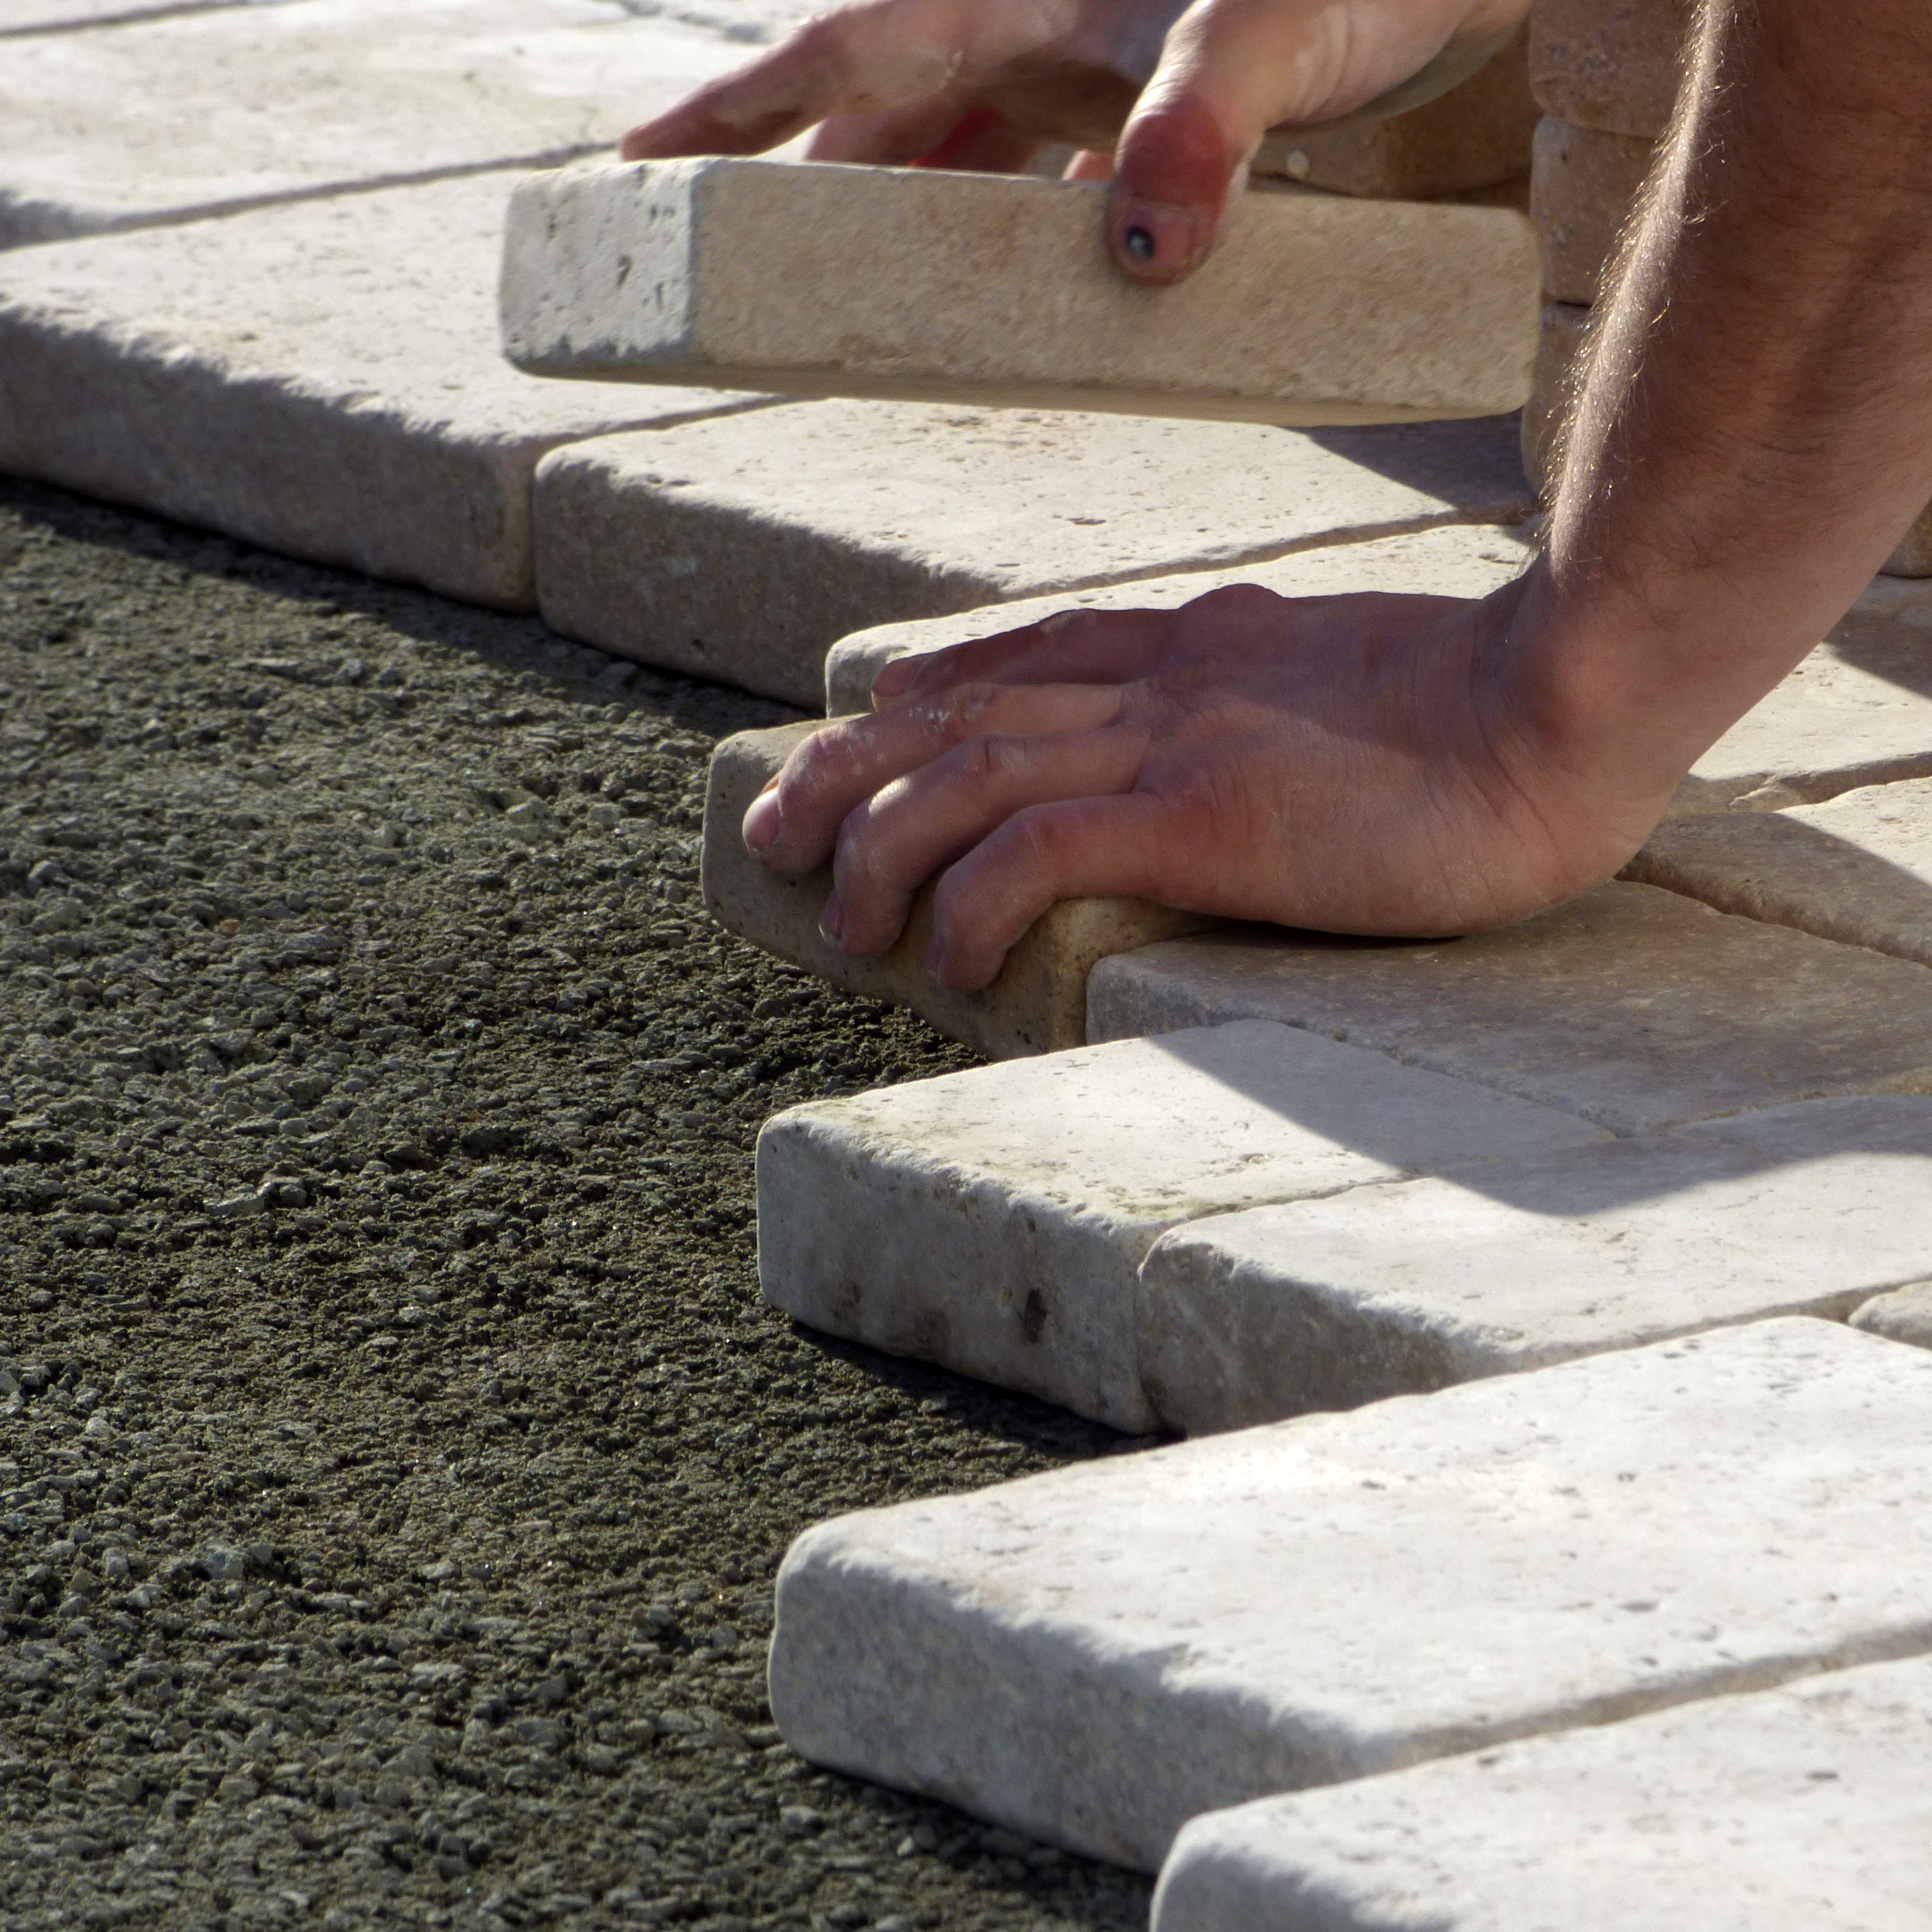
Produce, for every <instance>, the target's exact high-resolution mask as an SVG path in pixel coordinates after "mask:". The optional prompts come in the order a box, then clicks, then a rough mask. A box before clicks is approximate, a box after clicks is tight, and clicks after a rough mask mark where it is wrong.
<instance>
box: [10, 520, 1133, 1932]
mask: <svg viewBox="0 0 1932 1932" xmlns="http://www.w3.org/2000/svg"><path fill="white" fill-rule="evenodd" d="M0 666H4V670H0V685H4V687H5V710H4V713H0V1052H4V1055H5V1059H4V1062H0V1067H4V1071H0V1814H4V1820H3V1821H0V1870H5V1873H6V1874H7V1876H6V1878H5V1883H4V1887H0V1892H3V1893H4V1895H0V1928H4V1932H28V1928H34V1932H37V1928H40V1927H55V1926H62V1927H65V1926H97V1925H99V1926H107V1925H117V1924H130V1925H157V1926H159V1925H165V1926H169V1927H172V1926H175V1925H180V1926H193V1927H203V1926H207V1927H243V1926H254V1925H257V1924H282V1923H287V1924H317V1925H323V1926H329V1927H359V1926H362V1925H365V1924H376V1923H379V1922H382V1923H395V1924H404V1925H423V1926H452V1927H486V1928H495V1927H502V1926H508V1927H523V1926H530V1925H535V1924H554V1925H562V1926H569V1927H577V1926H581V1927H590V1926H605V1925H610V1926H619V1925H633V1924H672V1923H675V1924H699V1925H702V1926H708V1927H713V1928H716V1929H717V1932H724V1928H726V1927H749V1926H779V1925H796V1926H799V1927H839V1928H853V1927H864V1926H877V1927H881V1928H892V1927H935V1928H950V1927H1035V1926H1038V1927H1048V1926H1057V1925H1061V1924H1067V1925H1073V1926H1082V1927H1086V1926H1094V1927H1127V1926H1131V1925H1134V1924H1139V1923H1140V1922H1142V1921H1143V1919H1144V1915H1145V1909H1146V1890H1145V1885H1143V1884H1142V1882H1141V1881H1139V1879H1134V1878H1131V1877H1129V1876H1126V1875H1124V1874H1122V1873H1117V1872H1114V1871H1112V1870H1106V1869H1104V1868H1102V1867H1094V1866H1088V1865H1085V1864H1082V1863H1081V1862H1080V1861H1077V1860H1074V1859H1071V1858H1063V1857H1062V1856H1061V1855H1059V1854H1058V1853H1055V1852H1049V1851H1045V1850H1043V1849H1040V1848H1038V1847H1036V1846H1031V1845H1030V1844H1028V1843H1026V1842H1025V1841H1022V1840H1019V1839H1017V1838H1013V1837H1012V1836H1010V1835H1007V1834H1005V1833H1002V1832H990V1831H985V1830H982V1829H979V1828H977V1827H976V1826H974V1824H973V1823H971V1821H970V1820H967V1819H965V1818H963V1817H959V1815H958V1814H954V1813H951V1812H949V1811H946V1810H944V1808H941V1807H939V1806H936V1805H924V1804H915V1803H913V1802H909V1801H906V1800H902V1799H899V1798H898V1797H896V1796H892V1795H889V1794H888V1793H883V1792H880V1791H876V1790H868V1789H867V1788H865V1787H862V1786H860V1785H858V1784H854V1783H853V1782H851V1781H849V1780H847V1779H844V1778H833V1777H827V1776H823V1775H819V1774H818V1773H817V1772H814V1770H813V1769H812V1768H811V1767H810V1766H808V1765H805V1764H804V1763H802V1762H800V1761H799V1760H797V1759H796V1758H795V1757H792V1756H791V1755H790V1754H789V1753H788V1752H787V1751H786V1750H785V1749H784V1747H783V1746H782V1745H780V1744H778V1742H777V1738H776V1733H775V1732H774V1731H773V1730H772V1729H771V1727H770V1722H769V1712H768V1711H767V1710H766V1706H765V1703H764V1701H763V1645H764V1640H765V1637H766V1634H767V1632H768V1631H769V1604H770V1594H771V1576H772V1571H773V1569H774V1568H775V1564H776V1562H777V1559H778V1556H779V1555H780V1553H781V1552H782V1550H783V1549H784V1547H785V1545H786V1544H787V1542H788V1541H789V1540H790V1538H792V1537H793V1535H795V1534H796V1532H799V1530H800V1529H803V1528H804V1527H805V1526H807V1525H808V1524H810V1523H813V1522H814V1521H817V1520H820V1519H822V1518H823V1517H826V1516H828V1515H831V1514H835V1513H837V1512H838V1511H842V1510H846V1509H850V1508H857V1507H861V1506H863V1505H868V1504H872V1503H880V1502H888V1501H892V1500H895V1499H901V1498H904V1497H908V1496H917V1495H921V1494H935V1493H942V1492H946V1491H950V1490H960V1489H964V1488H969V1487H975V1486H977V1485H980V1484H985V1483H988V1482H991V1481H995V1480H998V1479H999V1478H1004V1477H1006V1476H1009V1475H1016V1474H1019V1473H1022V1472H1026V1471H1031V1470H1034V1469H1045V1468H1048V1467H1050V1466H1055V1465H1056V1464H1059V1463H1066V1462H1068V1461H1071V1460H1078V1459H1079V1458H1082V1457H1089V1456H1093V1455H1095V1454H1102V1453H1105V1452H1106V1451H1109V1450H1110V1449H1112V1448H1118V1447H1119V1446H1121V1439H1120V1438H1118V1437H1115V1436H1111V1435H1110V1434H1109V1433H1108V1432H1107V1431H1106V1430H1103V1429H1100V1428H1098V1427H1094V1426H1091V1425H1089V1424H1084V1423H1082V1422H1080V1421H1077V1420H1075V1419H1073V1418H1070V1417H1067V1416H1065V1415H1061V1414H1059V1413H1057V1412H1053V1411H1051V1410H1049V1409H1045V1408H1043V1407H1041V1406H1037V1405H1034V1404H1031V1403H1026V1402H1024V1401H1020V1400H1013V1399H1010V1398H1007V1397H1002V1396H1001V1395H1000V1394H997V1393H996V1392H995V1391H990V1390H988V1389H985V1388H980V1387H977V1386H975V1385H971V1384H968V1383H965V1382H960V1381H959V1380H957V1379H953V1378H951V1377H949V1376H946V1375H944V1374H942V1373H939V1372H938V1371H936V1370H928V1369H925V1368H922V1367H917V1366H916V1365H911V1364H903V1363H898V1362H894V1361H888V1360H886V1358H881V1357H877V1356H874V1355H868V1354H866V1353H865V1352H863V1351H862V1350H858V1349H847V1348H844V1347H835V1346H831V1345H828V1344H826V1343H823V1342H821V1341H820V1340H817V1339H816V1338H814V1337H812V1336H811V1335H809V1334H807V1333H805V1331H802V1330H799V1329H796V1328H793V1327H791V1326H790V1325H789V1324H788V1323H787V1322H785V1321H784V1319H782V1318H781V1317H780V1316H778V1315H777V1314H775V1313H774V1312H772V1310H769V1309H767V1308H766V1307H765V1306H764V1304H763V1302H762V1301H760V1298H759V1296H758V1293H757V1285H756V1279H755V1273H754V1259H753V1253H754V1228H753V1226H752V1223H751V1214H752V1192H751V1159H750V1150H751V1143H752V1140H753V1138H754V1136H755V1134H756V1132H757V1127H758V1125H759V1124H760V1121H763V1119H764V1118H766V1115H769V1114H770V1113H772V1112H774V1111H775V1110H776V1109H778V1108H780V1107H783V1106H790V1105H792V1104H793V1103H796V1102H798V1101H800V1100H810V1099H816V1098H819V1097H823V1096H826V1095H829V1094H839V1093H846V1092H850V1091H855V1090H856V1089H859V1088H863V1087H868V1086H872V1085H879V1084H881V1083H883V1082H892V1081H897V1080H903V1079H910V1078H916V1077H919V1076H925V1075H928V1074H932V1073H940V1072H944V1071H946V1070H950V1069H953V1068H956V1067H961V1066H964V1065H966V1064H969V1061H968V1056H966V1055H965V1054H964V1053H963V1052H962V1050H961V1049H958V1048H956V1047H955V1046H952V1045H950V1043H947V1042H945V1041H944V1040H941V1039H940V1038H939V1037H938V1036H937V1035H935V1034H932V1032H930V1031H928V1030H927V1029H926V1028H924V1027H923V1026H922V1025H919V1023H917V1022H914V1021H913V1020H911V1019H908V1018H907V1017H905V1016H901V1015H899V1014H895V1013H891V1012H889V1011H887V1010H885V1009H883V1008H880V1007H876V1006H873V1005H870V1004H867V1003H865V1002H864V1001H859V1000H855V999H851V998H846V997H844V996H841V995H838V994H836V993H835V992H831V991H829V990H828V989H825V988H823V987H822V986H819V985H818V984H817V983H814V982H812V981H810V980H807V979H806V978H805V977H803V976H802V975H800V974H796V973H795V972H793V971H790V969H788V968H784V967H781V966H779V965H776V964H775V962H772V961H770V960H769V959H766V958H765V957H764V956H762V955H760V954H758V953H754V952H752V951H751V950H748V948H746V947H743V946H741V945H739V944H737V943H736V941H731V940H730V939H728V938H724V936H722V935H719V934H718V933H717V932H715V929H712V928H711V927H710V926H709V924H708V922H706V919H705V918H704V916H703V913H702V912H701V910H700V909H699V908H698V906H697V888H696V880H695V874H696V862H697V845H696V841H697V830H698V811H699V806H700V799H701V793H702V783H703V771H704V762H705V757H706V753H707V751H708V750H709V746H710V744H711V742H712V740H713V739H714V738H715V736H718V735H719V734H721V733H725V732H728V731H733V730H741V729H743V728H745V727H749V726H754V725H759V724H772V723H776V722H778V721H781V720H782V719H783V718H785V717H787V716H788V715H792V714H789V713H787V712H784V711H782V710H781V709H780V708H778V707H777V706H773V705H771V704H768V703H760V702H759V701H757V700H753V699H749V698H745V697H741V696H739V695H737V694H733V693H730V692H726V691H720V690H718V689H716V688H712V687H707V686H705V685H698V684H695V683H691V682H685V681H682V680H679V679H673V678H669V677H658V676H652V675H651V674H649V673H643V674H640V675H639V676H637V677H635V678H634V679H633V678H629V677H628V676H627V673H626V670H625V667H621V666H613V665H611V664H610V662H609V661H608V660H606V659H604V658H601V657H600V656H598V655H596V654H595V653H593V652H583V651H580V650H579V649H577V648H576V647H574V646H568V645H565V644H562V643H559V642H558V641H557V640H555V639H553V638H552V637H550V635H549V634H547V632H545V631H544V630H543V628H541V625H538V624H537V623H535V622H532V621H526V620H521V619H507V618H499V617H496V616H490V615H488V614H487V613H481V612H478V611H475V610H469V609H466V608H463V607H460V606H457V605H454V604H449V603H446V602H443V601H440V600H439V599H437V598H434V597H432V596H430V595H426V594H423V593H421V592H413V591H409V590H404V589H397V588H394V587H392V586H386V585H383V584H378V583H371V582H370V581H368V580H364V579H360V578H356V577H351V576H348V575H346V574H341V573H336V572H332V571H323V570H320V569H315V568H309V567H307V566H304V565H296V564H292V563H290V562H286V561H284V560H283V559H279V558H276V557H274V556H267V555H265V554H263V553H260V552H256V551H251V550H248V549H247V548H245V547H242V546H241V545H239V544H233V543H230V542H229V541H225V540H223V539H220V538H212V537H208V536H205V535H199V534H197V533H194V532H185V531H182V530H179V529H175V528H172V527H171V526H166V525H164V524H161V523H155V522H153V521H151V520H147V519H144V518H142V517H137V516H134V515H132V514H125V513H123V512H121V511H113V510H107V509H104V508H99V507H97V506H95V505H89V504H85V503H82V502H77V501H76V500H75V499H71V498H68V497H64V496H59V495H57V494H55V493H52V492H49V491H43V490H37V489H31V488H28V487H23V486H17V485H4V484H0Z"/></svg>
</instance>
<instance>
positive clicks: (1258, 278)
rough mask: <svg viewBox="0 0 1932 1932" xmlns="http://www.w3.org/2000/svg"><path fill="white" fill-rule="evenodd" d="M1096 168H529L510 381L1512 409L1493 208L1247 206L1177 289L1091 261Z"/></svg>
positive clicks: (515, 246)
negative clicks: (1090, 176)
mask: <svg viewBox="0 0 1932 1932" xmlns="http://www.w3.org/2000/svg"><path fill="white" fill-rule="evenodd" d="M1108 193H1109V190H1108V188H1107V187H1106V184H1105V183H1103V182H1099V181H1042V180H1040V179H1038V178H1036V177H1033V176H1028V175H968V174H959V173H953V172H950V171H947V170H945V169H921V168H880V167H856V166H853V167H848V166H836V165H828V164H826V163H814V162H785V161H767V160H730V159H721V158H718V157H700V158H698V159H695V160H675V161H646V162H640V163H633V164H631V165H630V166H617V167H604V168H579V169H566V170H564V171H562V172H556V173H551V174H544V175H531V176H529V177H528V178H526V180H525V181H523V182H522V183H521V184H520V186H519V187H517V191H516V193H515V194H514V196H513V197H512V198H511V204H510V213H509V222H508V229H507V231H506V233H505V241H504V256H503V283H502V322H503V345H504V349H505V353H507V354H508V356H509V358H510V359H511V361H512V362H514V363H515V364H516V365H517V366H518V367H519V368H523V369H526V370H528V371H530V372H531V373H532V374H535V375H544V376H583V377H592V378H593V379H596V380H612V379H627V380H632V381H637V382H646V383H648V382H673V383H710V384H712V385H714V386H717V387H719V388H722V389H777V390H780V391H782V392H785V393H787V394H788V395H798V396H862V397H874V398H889V399H894V400H897V401H913V402H949V403H950V402H961V403H982V404H1003V405H1017V406H1019V407H1030V408H1044V409H1073V410H1119V411H1121V412H1124V413H1126V414H1128V415H1130V416H1193V417H1206V418H1211V419H1220V420H1223V421H1235V422H1266V423H1288V424H1312V423H1361V422H1416V421H1422V420H1430V419H1436V418H1440V417H1445V416H1496V415H1499V414H1501V413H1503V412H1505V411H1507V410H1514V409H1517V408H1520V407H1521V406H1522V404H1523V399H1524V398H1526V396H1527V395H1529V383H1530V371H1531V365H1532V363H1533V362H1534V361H1535V356H1536V332H1537V319H1536V318H1537V302H1536V266H1535V237H1534V236H1533V235H1532V232H1531V230H1530V228H1529V224H1528V223H1527V222H1526V221H1525V220H1523V217H1521V216H1520V215H1519V214H1516V213H1514V211H1511V210H1510V209H1508V208H1471V207H1465V206H1460V205H1441V206H1426V205H1421V204H1418V203H1413V202H1403V203H1400V204H1397V205H1388V204H1378V205H1367V204H1364V203H1363V202H1359V201H1356V200H1354V199H1350V198H1349V197H1347V196H1334V195H1318V194H1250V195H1245V196H1243V197H1242V198H1241V202H1240V203H1239V205H1238V206H1237V207H1236V208H1235V211H1234V212H1233V213H1232V215H1231V217H1230V218H1229V221H1228V223H1227V225H1226V232H1225V234H1224V236H1223V240H1222V242H1221V245H1220V247H1219V248H1217V250H1216V251H1215V254H1214V259H1213V260H1211V262H1209V263H1208V265H1207V266H1206V267H1205V268H1204V269H1202V270H1201V272H1199V274H1198V275H1194V276H1192V277H1190V278H1189V280H1188V281H1187V282H1186V283H1185V284H1182V285H1181V286H1180V287H1175V288H1164V289H1157V288H1151V287H1144V286H1142V285H1139V284H1135V283H1133V282H1130V281H1128V280H1127V278H1125V277H1124V276H1123V275H1121V272H1119V270H1118V269H1116V268H1115V266H1114V265H1113V263H1112V260H1111V259H1110V258H1109V255H1108V254H1107V251H1106V242H1105V228H1106V223H1105V220H1104V218H1103V211H1104V208H1105V205H1106V198H1107V195H1108Z"/></svg>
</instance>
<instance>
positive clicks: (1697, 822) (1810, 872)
mask: <svg viewBox="0 0 1932 1932" xmlns="http://www.w3.org/2000/svg"><path fill="white" fill-rule="evenodd" d="M1927 673H1928V674H1927V684H1928V685H1932V637H1928V638H1927ZM1624 876H1625V877H1626V878H1631V879H1640V880H1646V881H1648V882H1649V883H1650V884H1652V885H1657V886H1667V888H1669V889H1670V890H1671V891H1672V892H1683V893H1685V894H1686V895H1688V896H1689V897H1691V898H1695V899H1701V900H1702V901H1703V902H1704V903H1705V904H1706V905H1710V906H1715V907H1717V908H1718V910H1719V911H1720V912H1730V913H1742V914H1743V916H1745V918H1747V919H1767V920H1769V921H1771V922H1773V923H1774V924H1776V925H1778V926H1796V927H1797V928H1798V929H1799V931H1800V932H1811V933H1816V934H1817V935H1818V936H1819V937H1820V938H1823V939H1835V940H1840V941H1843V942H1844V943H1845V944H1848V945H1852V946H1867V947H1870V948H1871V949H1872V950H1873V951H1874V952H1878V953H1895V954H1897V956H1899V957H1900V959H1915V960H1917V961H1918V962H1919V963H1920V964H1921V965H1928V966H1932V779H1928V778H1916V779H1911V780H1908V781H1906V782H1904V783H1902V784H1886V785H1867V786H1864V787H1861V788H1860V789H1859V790H1856V791H1848V792H1845V793H1841V795H1840V796H1838V797H1837V798H1835V799H1830V800H1829V801H1828V802H1826V803H1825V804H1823V805H1798V806H1795V807H1793V808H1791V809H1790V810H1788V811H1763V812H1756V811H1754V812H1729V813H1725V814H1721V815H1719V816H1715V817H1700V818H1694V819H1689V820H1680V821H1678V822H1676V823H1669V824H1665V825H1661V826H1658V829H1656V830H1655V832H1652V834H1651V835H1650V837H1649V839H1648V840H1647V841H1646V843H1645V845H1644V848H1643V850H1642V851H1641V852H1640V853H1638V854H1637V856H1636V858H1635V859H1633V860H1632V861H1631V863H1630V864H1629V865H1628V866H1626V867H1625V870H1624Z"/></svg>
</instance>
